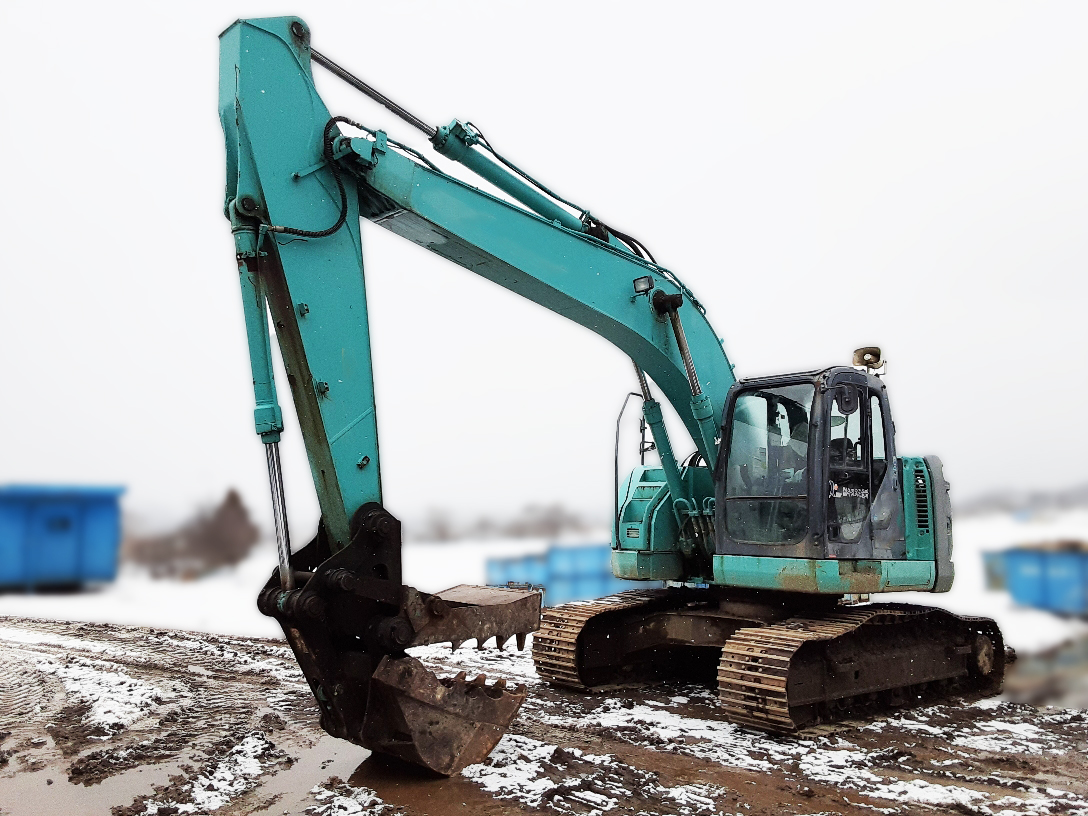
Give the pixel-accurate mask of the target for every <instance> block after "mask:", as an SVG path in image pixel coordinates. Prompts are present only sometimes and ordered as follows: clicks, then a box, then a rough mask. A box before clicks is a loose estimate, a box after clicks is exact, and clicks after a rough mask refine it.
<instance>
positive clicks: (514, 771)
mask: <svg viewBox="0 0 1088 816" xmlns="http://www.w3.org/2000/svg"><path fill="white" fill-rule="evenodd" d="M415 653H416V654H417V656H419V657H421V658H422V659H423V660H424V661H425V662H426V663H427V664H428V665H429V666H430V667H431V668H432V669H435V670H437V671H438V672H439V673H440V674H447V673H453V672H455V671H458V670H461V669H465V670H467V671H469V673H470V674H472V673H474V672H478V671H484V672H487V673H488V675H489V677H499V676H505V677H507V678H508V679H510V680H511V681H512V682H525V683H527V684H528V685H529V688H530V697H529V699H528V700H527V702H526V704H525V706H524V707H523V708H522V713H521V716H520V717H519V719H518V720H517V721H516V723H515V725H514V727H513V728H512V729H511V731H510V733H509V734H508V735H507V736H506V737H505V738H504V739H503V741H502V742H501V743H500V744H499V746H498V748H497V749H496V751H495V752H494V753H493V754H492V756H491V757H490V758H489V759H488V761H487V762H486V763H484V764H482V765H475V766H470V767H469V768H468V769H466V770H465V772H464V773H463V774H462V775H460V776H458V777H454V778H452V779H435V778H429V777H424V776H421V775H420V774H418V773H416V772H415V771H413V770H412V769H410V768H406V767H405V766H402V765H398V764H394V763H391V762H388V761H383V760H382V759H380V758H378V757H372V756H370V755H369V753H368V752H367V751H366V750H365V749H363V748H360V747H358V746H354V745H351V744H349V743H346V742H342V741H339V740H335V739H333V738H331V737H328V736H327V735H325V734H324V733H323V732H322V731H321V730H320V729H319V727H318V725H317V712H316V707H315V705H314V702H313V700H312V698H311V697H310V693H309V690H308V688H307V686H306V684H305V682H304V681H303V679H302V676H301V674H300V672H299V670H298V668H297V666H296V664H295V662H294V659H293V658H292V656H291V654H290V652H289V650H288V649H287V648H286V647H285V646H284V645H283V644H282V643H281V642H279V641H272V640H260V639H251V638H238V637H228V636H216V635H204V634H195V633H190V632H180V631H169V630H156V629H146V628H140V627H122V626H110V625H97V624H78V623H63V622H51V621H40V620H28V619H24V618H2V617H0V814H3V815H4V816H24V815H26V816H41V815H42V814H52V813H57V814H66V815H67V816H80V815H81V814H111V815H112V816H135V814H159V815H160V816H167V815H168V814H203V813H213V812H214V813H217V814H311V815H312V816H348V814H375V815H376V814H384V815H385V816H393V814H436V815H438V816H441V815H442V814H450V813H471V814H485V815H486V816H490V814H507V813H511V814H522V813H540V814H549V813H564V814H565V813H572V814H598V813H600V814H604V813H608V814H634V813H640V814H642V813H646V814H745V816H748V814H768V816H769V815H770V814H776V815H777V814H866V815H867V816H871V814H872V813H873V812H874V811H879V812H882V813H923V812H925V813H934V812H959V813H984V814H1038V815H1039V816H1041V815H1042V814H1058V813H1072V814H1078V813H1085V814H1088V773H1086V771H1088V755H1086V751H1088V718H1086V716H1085V714H1084V713H1082V712H1080V711H1070V710H1063V709H1057V708H1042V709H1039V708H1034V707H1031V706H1027V705H1022V704H1015V703H1010V702H1007V701H996V700H984V701H953V702H952V703H951V704H948V705H942V706H936V707H933V706H930V707H927V708H922V709H915V710H910V711H900V712H897V713H894V714H891V715H888V716H885V717H882V718H881V719H879V720H877V721H875V722H871V723H862V722H848V723H841V724H838V725H835V726H822V727H820V728H819V729H817V730H815V731H811V732H808V733H804V734H802V735H800V736H795V737H791V738H776V737H768V736H766V735H762V734H758V733H755V732H750V731H746V730H743V729H739V728H737V727H735V726H733V725H730V724H729V723H727V722H725V720H724V719H723V718H722V716H721V714H720V713H719V711H718V710H717V708H716V707H715V701H714V694H713V693H712V691H711V690H709V689H704V688H701V687H698V686H691V685H670V686H661V687H655V688H652V689H649V690H647V691H642V692H622V693H618V694H616V695H615V696H611V697H605V696H581V695H577V694H573V693H565V692H561V691H557V690H554V689H551V688H549V687H547V686H544V685H542V684H541V683H540V682H539V681H538V680H537V678H536V675H535V673H534V671H533V668H532V661H531V659H530V657H529V654H528V651H526V652H521V653H519V652H517V651H516V650H515V649H514V646H513V642H511V644H510V645H509V646H508V647H507V648H506V649H504V650H501V651H499V650H495V649H491V650H485V651H477V650H475V649H472V648H470V647H462V648H461V649H460V650H458V651H457V652H454V653H451V652H450V650H449V649H448V647H427V648H425V649H421V650H415Z"/></svg>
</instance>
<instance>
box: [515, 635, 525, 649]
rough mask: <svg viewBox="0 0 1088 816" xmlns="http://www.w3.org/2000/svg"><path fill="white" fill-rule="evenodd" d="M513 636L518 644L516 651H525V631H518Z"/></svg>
mask: <svg viewBox="0 0 1088 816" xmlns="http://www.w3.org/2000/svg"><path fill="white" fill-rule="evenodd" d="M514 638H515V639H516V642H517V645H518V651H519V652H523V651H525V633H524V632H518V633H517V634H516V635H514Z"/></svg>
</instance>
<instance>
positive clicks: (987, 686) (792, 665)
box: [533, 590, 1005, 733]
mask: <svg viewBox="0 0 1088 816" xmlns="http://www.w3.org/2000/svg"><path fill="white" fill-rule="evenodd" d="M667 593H668V590H650V591H633V592H624V593H620V594H618V595H613V596H610V597H607V598H601V599H599V600H596V601H589V602H583V603H574V604H566V605H564V606H560V607H555V608H553V609H549V610H547V611H546V612H545V613H544V615H543V619H542V622H541V629H540V632H538V633H537V635H536V637H535V640H534V645H533V660H534V663H535V664H536V669H537V672H538V673H539V675H540V676H541V678H542V679H543V680H546V681H547V682H549V683H551V684H553V685H557V686H563V687H566V688H572V689H577V690H581V691H603V690H605V689H607V688H610V687H613V686H609V685H596V684H593V683H592V682H586V680H585V677H584V674H583V672H582V668H583V659H584V658H583V655H582V651H581V648H582V645H584V644H580V643H579V638H580V636H581V635H582V633H583V632H584V631H585V629H586V627H587V625H588V624H589V623H590V622H591V621H594V622H595V624H597V625H601V624H602V621H601V619H600V617H599V616H601V615H605V614H608V615H609V616H610V619H609V620H608V622H607V624H606V626H607V628H608V631H610V632H614V633H615V634H616V635H617V636H618V635H619V634H620V633H621V632H623V631H624V627H631V626H635V625H638V624H637V623H636V618H637V617H638V616H639V615H640V614H642V613H644V612H645V611H647V608H648V607H651V606H653V607H654V608H655V609H658V610H659V609H660V608H661V607H662V605H663V604H665V605H667V604H668V598H669V596H668V594H667ZM678 597H679V596H678ZM690 598H691V596H690V594H688V595H686V596H683V602H684V603H686V604H690V603H691V601H690ZM672 606H673V609H672V610H671V611H672V613H673V614H679V615H683V614H684V610H683V608H682V604H681V602H680V601H677V602H676V603H674V604H672ZM617 613H618V614H617ZM703 614H704V615H705V614H706V613H705V610H704V612H703ZM726 617H728V615H726ZM719 620H720V618H719ZM723 628H724V627H723ZM701 645H702V646H703V647H706V646H707V645H708V644H706V643H705V642H704V643H703V644H701ZM670 647H672V648H674V647H675V646H674V644H668V643H665V642H662V643H661V644H660V645H659V646H658V647H657V648H660V649H668V648H670ZM711 647H712V648H720V649H721V656H720V659H719V660H718V665H717V687H718V699H719V704H720V705H721V707H722V709H724V711H725V713H726V716H727V717H728V718H729V719H730V720H731V721H733V722H735V723H737V724H738V725H744V726H748V727H752V728H758V729H760V730H762V731H769V732H775V733H788V732H791V731H796V730H798V729H801V728H805V727H807V726H810V725H815V724H817V723H821V722H828V721H833V720H837V719H841V718H843V717H844V716H846V715H847V714H857V713H859V712H860V711H862V710H864V709H874V708H888V707H899V706H902V705H909V704H911V703H914V702H918V701H921V700H923V699H924V700H926V701H927V702H939V701H941V700H942V699H944V698H946V697H948V696H949V695H951V694H963V693H971V694H980V695H983V696H985V695H991V694H997V693H999V692H1000V691H1001V684H1002V679H1003V677H1004V669H1005V650H1004V643H1003V641H1002V637H1001V632H1000V630H999V629H998V628H997V626H996V624H995V623H994V622H993V621H991V620H989V619H987V618H967V617H960V616H957V615H953V614H951V613H949V612H945V611H944V610H941V609H934V608H930V607H922V606H910V605H904V604H872V605H865V606H857V607H837V608H834V609H831V610H829V611H827V612H825V613H822V614H795V615H793V616H790V617H786V618H785V619H782V620H777V621H775V620H773V619H768V620H766V621H755V620H751V619H750V618H749V619H740V618H737V619H735V620H734V628H733V629H732V634H731V635H729V636H728V637H724V638H723V639H722V640H721V641H719V642H718V643H714V644H711ZM634 659H637V657H635V658H634ZM682 679H690V678H682Z"/></svg>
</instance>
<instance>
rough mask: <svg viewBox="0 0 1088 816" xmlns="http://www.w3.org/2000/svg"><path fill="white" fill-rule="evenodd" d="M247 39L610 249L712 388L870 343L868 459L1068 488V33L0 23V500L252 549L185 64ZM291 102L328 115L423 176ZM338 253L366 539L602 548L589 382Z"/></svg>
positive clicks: (206, 63) (1084, 394)
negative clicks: (407, 120)
mask: <svg viewBox="0 0 1088 816" xmlns="http://www.w3.org/2000/svg"><path fill="white" fill-rule="evenodd" d="M274 14H298V15H300V16H302V17H304V18H305V19H306V21H307V22H308V23H309V25H310V27H311V30H312V32H313V42H314V45H315V47H317V48H318V49H320V50H321V51H323V52H324V53H325V54H327V55H329V56H330V57H332V58H333V59H335V60H337V61H339V62H340V63H341V64H343V65H344V66H346V67H348V68H349V69H351V70H353V71H355V72H356V73H357V74H359V75H361V76H363V77H364V78H366V79H367V80H368V81H370V82H371V83H372V84H374V85H375V86H377V87H378V88H380V89H382V90H383V91H384V92H385V93H386V94H388V95H389V96H391V97H393V98H394V99H396V100H398V101H399V102H401V104H403V105H404V106H406V107H407V108H409V109H410V110H412V111H413V112H415V113H416V114H417V115H419V116H420V117H421V118H423V119H425V120H428V121H430V122H433V123H435V124H441V123H445V122H448V121H449V120H450V119H452V118H454V117H458V118H461V119H471V120H472V121H474V122H475V123H476V124H478V125H479V126H480V127H481V128H483V129H484V131H485V132H486V133H487V135H488V138H489V139H490V140H491V142H492V143H493V144H494V145H495V146H496V148H497V149H499V150H500V151H501V152H503V153H505V154H506V155H507V156H508V157H509V158H511V159H512V160H514V161H515V162H517V163H518V164H520V165H522V166H523V167H525V168H526V169H528V170H529V171H530V172H532V173H534V174H535V175H537V176H538V177H539V178H540V179H541V180H542V181H544V182H545V183H546V184H548V185H549V186H551V187H552V188H553V189H555V190H557V191H558V192H560V193H562V194H563V195H564V196H566V197H567V198H570V199H573V200H575V201H577V202H578V203H579V204H581V205H582V206H585V207H588V208H590V209H591V210H592V211H593V212H594V214H596V215H598V216H600V217H601V218H602V219H604V220H605V221H607V222H608V223H610V224H614V225H616V226H617V228H619V229H622V230H624V231H625V232H628V233H631V234H633V235H635V236H637V237H638V238H639V239H640V240H641V241H642V242H643V243H645V244H646V245H647V246H648V247H649V248H650V249H651V251H652V252H653V253H654V254H655V255H656V257H657V259H658V260H659V261H660V262H661V263H662V264H664V265H666V266H668V267H669V268H671V269H672V270H674V271H675V272H676V273H677V274H678V275H680V276H681V277H682V278H683V280H684V281H685V282H686V283H687V284H688V286H690V287H691V288H692V289H693V291H695V292H696V294H697V295H698V296H699V298H700V300H701V301H702V302H703V303H704V304H706V305H707V308H708V315H709V317H710V319H711V321H712V322H713V324H714V325H715V327H716V329H717V330H718V333H719V334H721V335H722V336H723V337H724V338H725V341H726V342H725V347H726V350H727V352H728V354H729V356H730V358H731V360H732V361H733V362H734V363H735V364H736V367H737V368H736V370H737V373H738V375H740V376H754V375H761V374H770V373H780V372H785V371H791V370H802V369H812V368H821V367H824V366H828V365H834V364H840V363H845V362H847V361H848V359H849V355H850V352H851V351H852V350H853V349H854V348H855V347H857V346H860V345H868V344H878V345H881V346H882V347H883V348H884V349H885V353H886V356H887V358H888V359H889V360H890V364H889V370H888V375H887V378H886V382H887V383H888V388H889V391H890V394H891V399H892V406H893V412H894V415H895V419H896V423H897V428H898V435H897V443H898V448H899V451H900V453H917V454H925V453H937V454H939V455H940V456H941V457H942V458H943V459H944V460H945V464H946V474H947V475H948V477H949V478H950V481H951V482H952V485H953V491H954V495H955V496H960V497H967V496H973V495H977V494H979V493H981V492H984V491H988V490H991V489H1000V488H1014V489H1016V488H1021V489H1024V488H1028V489H1035V488H1038V489H1046V488H1059V487H1063V486H1068V485H1070V484H1074V483H1083V482H1084V481H1086V480H1088V466H1086V463H1088V435H1086V434H1085V433H1084V430H1083V424H1084V422H1083V419H1082V415H1083V413H1084V406H1085V404H1086V403H1088V385H1086V375H1085V372H1086V371H1088V330H1086V328H1085V320H1084V313H1085V305H1086V298H1085V294H1086V291H1088V284H1086V274H1085V273H1086V264H1088V236H1086V225H1088V48H1085V42H1088V5H1085V4H1083V3H1022V4H1012V3H999V2H985V3H977V4H972V3H947V2H940V3H917V2H913V3H909V4H907V3H895V4H892V3H873V2H864V3H774V4H769V3H752V2H747V3H715V4H687V3H667V4H661V3H657V2H655V3H641V2H624V3H570V4H561V3H554V2H551V3H546V4H545V3H517V4H514V3H489V2H474V3H470V4H450V3H448V2H442V3H439V2H398V3H367V2H357V3H344V2H335V3H317V2H305V0H298V2H296V3H293V4H289V5H286V4H283V3H277V4H257V3H239V4H233V5H232V4H229V3H223V2H215V3H211V2H190V3H186V4H184V5H183V6H178V5H176V4H174V5H171V4H164V3H159V4H151V3H146V4H135V3H133V4H122V3H116V2H114V3H111V2H104V3H95V4H87V3H78V4H76V3H63V2H62V3H53V4H50V5H48V6H43V5H41V4H37V5H35V4H30V3H23V4H17V5H13V6H12V7H9V8H8V10H7V11H6V12H5V19H7V20H8V23H7V26H8V37H7V38H6V43H5V47H4V49H3V51H2V52H0V61H2V63H3V68H4V76H5V78H6V79H5V82H4V84H3V87H2V89H0V97H2V103H3V111H4V116H3V120H2V122H3V123H2V128H0V140H2V144H3V157H4V164H5V167H4V181H3V184H2V188H0V189H2V190H3V195H2V196H0V207H2V208H3V209H2V211H3V224H4V229H3V241H2V242H0V258H2V269H0V308H2V311H0V349H2V354H0V377H2V390H0V399H2V405H0V420H2V421H0V450H2V454H0V483H5V482H36V481H49V482H56V481H64V482H77V483H83V482H91V483H101V482H105V483H119V484H124V485H127V486H128V488H129V493H128V496H127V498H126V508H127V509H128V510H129V511H130V512H132V513H135V514H137V515H142V516H145V517H148V518H164V517H177V516H181V515H183V514H184V513H186V512H187V511H188V510H190V509H191V508H192V506H193V505H194V504H197V503H201V502H204V503H208V502H211V501H213V500H215V499H217V498H218V497H219V496H220V495H221V494H222V492H223V491H224V490H225V489H226V488H227V487H229V486H232V485H234V486H237V487H239V488H240V489H241V490H242V491H243V493H244V495H245V497H246V499H247V501H248V502H249V503H250V505H251V506H252V507H253V508H254V509H255V510H256V511H257V513H258V515H259V517H260V520H261V522H262V523H263V524H264V525H265V526H266V527H268V526H270V523H269V517H270V511H269V504H268V499H267V487H266V483H265V473H264V457H263V455H262V452H261V448H260V444H259V442H258V441H257V438H256V437H255V436H254V434H253V430H252V399H253V397H252V391H251V387H250V375H249V371H248V358H247V354H246V347H245V336H244V333H243V324H242V313H241V305H240V296H239V293H238V289H237V281H236V269H235V263H234V258H233V244H232V241H231V236H230V230H229V226H228V223H227V221H226V220H225V219H224V218H223V216H222V209H221V208H222V195H223V179H224V160H223V138H222V133H221V130H220V127H219V122H218V118H217V111H216V101H217V93H218V92H217V87H216V83H217V70H218V69H217V65H218V41H217V35H218V34H219V33H220V32H221V31H222V30H223V29H224V28H226V27H227V26H228V25H229V24H230V23H231V22H232V20H233V19H235V18H236V17H239V16H270V15H274ZM315 73H317V74H318V76H317V81H318V83H319V89H320V90H321V92H322V95H323V96H324V98H325V101H326V103H327V105H328V106H329V108H330V109H331V110H332V111H333V113H340V114H346V115H350V116H352V117H353V118H357V119H359V120H361V121H363V122H367V123H374V124H375V125H376V126H380V127H386V128H387V129H388V130H389V132H390V133H391V134H392V135H395V136H396V137H397V138H400V139H402V140H404V141H408V142H410V143H412V144H415V145H416V146H417V147H420V148H423V149H427V147H428V146H427V145H426V144H425V141H424V140H423V138H422V137H421V136H420V135H419V134H418V133H416V132H415V131H413V130H411V129H410V128H409V127H408V126H407V125H405V124H403V123H400V122H399V121H398V120H393V119H391V117H389V116H388V115H386V114H385V112H384V111H383V110H382V109H380V108H378V107H377V106H376V105H374V104H373V103H371V102H370V101H368V100H366V99H365V98H363V97H361V96H359V95H358V94H356V93H355V92H354V91H352V90H350V89H348V88H346V87H345V86H342V85H340V83H339V82H338V81H336V80H334V79H333V78H332V77H330V76H329V75H327V74H324V73H322V72H320V69H315ZM417 137H418V138H417ZM431 155H432V156H433V151H432V152H431ZM436 160H438V161H441V160H440V159H436ZM363 241H364V248H363V252H364V260H365V265H366V269H365V274H366V277H367V283H368V289H369V294H370V297H371V328H372V332H373V335H374V344H375V354H376V361H375V366H376V379H377V389H378V396H379V405H378V418H379V423H380V432H381V452H382V466H383V471H384V476H385V498H386V504H387V506H388V507H389V508H390V509H391V510H392V511H393V512H394V513H396V514H398V515H400V516H402V517H404V518H406V519H409V520H411V519H418V518H421V517H422V516H423V515H424V514H425V513H426V512H427V510H428V508H431V507H445V508H450V509H453V510H454V511H455V512H456V513H457V514H458V515H461V516H465V517H468V516H473V515H476V514H480V513H490V514H493V515H498V516H502V515H507V514H510V513H513V512H515V511H516V510H517V509H518V508H520V507H522V506H524V505H526V504H530V503H542V502H562V503H564V504H566V505H568V506H569V507H572V508H575V509H578V510H580V511H582V512H584V513H586V514H588V515H591V516H593V517H595V518H599V519H605V518H606V517H607V515H608V513H609V512H610V507H611V503H612V498H611V495H612V445H613V429H614V422H615V415H616V412H617V410H618V408H619V405H620V403H621V401H622V399H623V395H624V394H625V393H626V392H627V391H629V390H630V389H631V388H632V387H633V386H634V385H635V383H634V382H633V377H632V373H631V369H630V365H629V363H628V362H627V359H626V357H625V356H624V355H623V353H622V352H620V351H618V350H617V349H614V348H612V347H611V346H609V345H608V344H606V343H605V342H604V341H603V340H600V339H599V338H597V337H596V336H594V335H593V334H591V333H590V332H588V331H587V330H584V329H582V328H580V327H577V326H575V325H573V324H568V323H565V322H564V321H563V320H562V319H561V318H558V317H555V316H553V315H550V314H548V313H547V312H545V311H544V310H542V309H541V308H539V307H537V306H535V305H533V304H531V303H528V302H526V301H521V300H519V299H518V298H517V297H516V296H514V295H512V294H510V293H508V292H506V291H504V290H501V289H498V288H497V287H495V286H493V285H491V284H489V283H487V282H485V281H482V280H480V279H476V278H474V277H473V276H472V275H471V274H470V273H468V272H466V271H464V270H462V269H460V268H458V267H454V266H452V265H449V264H446V263H444V262H443V261H442V260H441V259H439V258H437V257H435V256H432V255H430V254H428V253H426V252H425V251H423V250H420V249H418V248H417V247H415V246H412V245H410V244H408V243H407V242H405V241H402V240H401V239H399V238H397V237H396V236H394V235H392V234H389V233H386V232H385V231H383V230H380V229H377V228H373V227H370V226H369V225H364V231H363ZM281 394H282V395H283V396H284V397H286V394H287V389H286V388H282V390H281ZM285 408H288V406H287V405H285ZM287 414H288V421H289V423H290V427H289V430H288V432H287V435H286V439H285V442H284V457H285V460H286V462H285V467H286V474H285V478H286V480H287V490H288V494H289V497H290V506H289V510H290V514H291V517H292V522H293V524H294V526H295V528H296V533H295V535H296V539H299V538H302V537H305V536H308V535H309V534H310V532H311V531H312V527H313V524H314V523H315V521H316V502H315V500H314V498H313V487H312V484H311V481H310V476H309V472H308V468H307V466H306V460H305V456H304V454H303V451H302V447H301V442H300V439H299V435H298V432H297V430H296V429H295V426H294V417H293V413H292V412H291V411H290V410H288V411H287ZM634 434H635V431H634V430H632V429H626V433H625V435H624V443H623V444H624V450H625V457H626V458H625V462H626V463H627V464H630V463H631V462H633V461H634V456H633V454H632V453H631V450H632V448H633V446H634V444H635V441H636V440H635V436H634ZM674 445H675V447H676V448H677V450H678V452H684V453H686V452H687V451H688V450H690V449H692V448H693V446H692V445H691V443H690V442H689V441H687V440H680V439H676V440H674Z"/></svg>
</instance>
